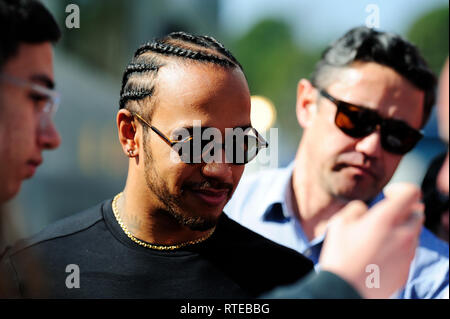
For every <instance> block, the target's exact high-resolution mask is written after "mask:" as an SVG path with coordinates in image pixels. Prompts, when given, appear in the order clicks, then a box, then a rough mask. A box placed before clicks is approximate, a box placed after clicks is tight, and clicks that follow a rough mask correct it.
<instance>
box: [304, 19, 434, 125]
mask: <svg viewBox="0 0 450 319" xmlns="http://www.w3.org/2000/svg"><path fill="white" fill-rule="evenodd" d="M357 61H361V62H375V63H379V64H382V65H385V66H388V67H390V68H392V69H394V70H395V71H396V72H398V73H399V74H400V75H402V76H403V77H405V78H406V79H407V80H409V81H410V82H411V83H412V84H413V85H414V86H416V87H417V88H418V89H420V90H423V91H424V93H425V98H424V110H423V118H422V126H424V125H425V123H426V122H427V120H428V117H429V116H430V113H431V108H432V107H433V105H434V103H435V100H436V85H437V80H436V76H435V74H434V73H433V71H431V69H430V68H429V67H428V65H427V62H426V61H425V59H424V58H423V57H422V56H421V54H420V52H419V50H418V49H417V47H415V46H414V45H413V44H411V43H409V42H408V41H406V40H405V39H403V38H402V37H401V36H399V35H396V34H393V33H388V32H380V31H376V30H374V29H370V28H367V27H357V28H354V29H351V30H350V31H348V32H347V33H346V34H344V35H343V36H342V37H341V38H339V39H338V40H337V41H335V42H334V43H332V44H331V45H330V46H329V47H328V48H327V49H326V50H325V51H324V52H323V54H322V58H321V60H320V61H319V62H318V63H317V65H316V68H315V71H314V72H313V75H312V78H311V82H312V84H313V85H314V86H317V87H321V88H323V85H324V82H325V81H326V79H327V76H328V77H329V73H330V72H331V71H332V70H333V69H334V68H342V67H347V66H350V65H351V64H352V63H354V62H357Z"/></svg>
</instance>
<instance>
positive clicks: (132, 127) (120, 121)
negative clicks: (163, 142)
mask: <svg viewBox="0 0 450 319" xmlns="http://www.w3.org/2000/svg"><path fill="white" fill-rule="evenodd" d="M133 118H134V117H133V115H132V114H131V112H130V111H129V110H127V109H120V110H119V112H117V117H116V122H117V129H118V134H119V141H120V144H121V145H122V150H123V152H124V153H125V155H126V156H128V157H135V156H137V155H138V154H139V137H138V134H137V131H136V124H135V122H134V120H133Z"/></svg>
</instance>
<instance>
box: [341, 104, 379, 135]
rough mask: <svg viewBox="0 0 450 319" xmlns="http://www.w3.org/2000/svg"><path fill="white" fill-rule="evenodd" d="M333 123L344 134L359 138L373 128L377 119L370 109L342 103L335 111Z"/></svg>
mask: <svg viewBox="0 0 450 319" xmlns="http://www.w3.org/2000/svg"><path fill="white" fill-rule="evenodd" d="M335 124H336V126H337V127H338V128H339V129H341V131H342V132H344V133H345V134H347V135H349V136H351V137H354V138H360V137H364V136H367V135H369V134H370V133H372V132H373V131H374V130H375V128H376V125H377V119H376V118H375V116H374V115H373V114H372V113H371V112H370V111H367V110H362V109H361V108H358V107H356V106H353V105H347V104H344V103H342V105H339V107H338V110H337V112H336V118H335Z"/></svg>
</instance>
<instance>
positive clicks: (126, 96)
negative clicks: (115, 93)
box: [120, 88, 154, 108]
mask: <svg viewBox="0 0 450 319" xmlns="http://www.w3.org/2000/svg"><path fill="white" fill-rule="evenodd" d="M153 90H154V88H151V89H150V90H145V89H140V90H130V91H127V92H124V93H122V94H121V96H120V108H125V105H126V103H127V102H128V101H130V100H132V101H136V100H142V99H144V98H146V97H150V96H152V95H153Z"/></svg>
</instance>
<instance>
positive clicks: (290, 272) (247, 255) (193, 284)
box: [0, 200, 313, 298]
mask: <svg viewBox="0 0 450 319" xmlns="http://www.w3.org/2000/svg"><path fill="white" fill-rule="evenodd" d="M312 269H313V265H312V262H311V261H310V260H309V259H307V258H306V257H304V256H302V255H300V254H299V253H297V252H295V251H294V250H291V249H289V248H286V247H283V246H280V245H278V244H276V243H274V242H272V241H270V240H268V239H266V238H264V237H262V236H260V235H258V234H256V233H254V232H252V231H250V230H248V229H247V228H245V227H243V226H241V225H239V224H238V223H236V222H234V221H232V220H231V219H229V218H228V217H227V216H226V215H225V214H222V216H221V217H220V219H219V222H218V225H217V228H216V230H215V232H214V233H213V235H212V236H211V237H210V238H209V239H207V240H206V241H204V242H202V243H199V244H195V245H191V246H188V247H185V248H182V249H179V250H175V251H157V250H152V249H149V248H145V247H142V246H140V245H138V244H136V243H135V242H133V241H132V240H130V239H129V238H128V237H127V236H126V234H125V233H124V232H123V230H122V229H121V228H120V226H119V224H118V223H117V221H116V219H115V217H114V214H113V212H112V208H111V200H108V201H105V202H103V203H101V204H99V205H97V206H95V207H93V208H90V209H88V210H86V211H84V212H82V213H79V214H76V215H74V216H71V217H69V218H66V219H64V220H61V221H59V222H57V223H55V224H53V225H51V226H49V227H47V228H46V229H45V230H43V231H42V232H41V233H39V234H37V235H36V236H34V237H32V238H31V239H29V240H25V241H21V242H19V243H18V244H17V245H15V246H14V247H12V248H11V249H9V250H8V251H7V252H6V253H5V254H4V255H3V257H2V260H1V263H0V297H12V298H21V297H25V298H249V297H256V296H259V295H260V294H262V293H264V292H267V291H269V290H271V289H272V288H274V287H276V286H279V285H284V284H289V283H293V282H295V281H297V280H298V279H299V278H301V277H303V276H304V275H306V274H307V273H308V272H310V271H311V270H312ZM78 274H79V276H78ZM77 286H79V288H77ZM69 287H72V288H69Z"/></svg>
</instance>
